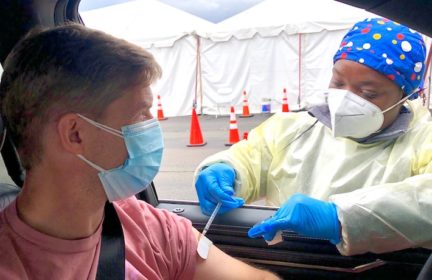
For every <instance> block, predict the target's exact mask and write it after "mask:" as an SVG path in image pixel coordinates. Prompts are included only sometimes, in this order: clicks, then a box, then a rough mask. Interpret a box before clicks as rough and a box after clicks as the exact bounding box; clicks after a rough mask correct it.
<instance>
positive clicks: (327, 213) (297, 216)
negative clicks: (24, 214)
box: [248, 193, 341, 244]
mask: <svg viewBox="0 0 432 280" xmlns="http://www.w3.org/2000/svg"><path fill="white" fill-rule="evenodd" d="M280 230H292V231H295V232H297V233H299V234H301V235H303V236H308V237H316V238H323V239H328V240H330V241H331V242H332V243H333V244H337V243H339V242H340V240H341V236H340V223H339V219H338V216H337V211H336V205H335V204H334V203H332V202H325V201H321V200H317V199H313V198H311V197H309V196H306V195H303V194H299V193H297V194H294V195H293V196H291V198H290V199H288V201H286V202H285V203H284V204H283V205H282V206H281V207H280V208H279V209H278V211H276V213H275V215H274V216H272V217H270V218H268V219H266V220H264V221H263V222H262V223H260V224H257V225H255V226H253V227H252V228H251V229H250V230H249V232H248V235H249V237H251V238H255V237H259V236H263V237H264V239H265V240H267V241H270V240H272V239H273V238H274V236H275V234H276V233H277V232H278V231H280Z"/></svg>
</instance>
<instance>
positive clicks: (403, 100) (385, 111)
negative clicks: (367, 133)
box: [382, 88, 425, 114]
mask: <svg viewBox="0 0 432 280" xmlns="http://www.w3.org/2000/svg"><path fill="white" fill-rule="evenodd" d="M424 89H425V88H421V89H418V90H416V91H413V92H411V93H410V94H408V95H407V96H405V97H404V98H402V99H401V100H399V102H397V103H396V104H394V105H392V106H390V107H388V108H387V109H385V110H384V111H382V113H383V114H384V113H387V112H388V111H390V110H391V109H393V108H394V107H396V106H397V105H399V104H402V103H405V101H407V100H408V98H410V97H411V96H412V95H414V94H416V93H419V92H420V91H422V90H424Z"/></svg>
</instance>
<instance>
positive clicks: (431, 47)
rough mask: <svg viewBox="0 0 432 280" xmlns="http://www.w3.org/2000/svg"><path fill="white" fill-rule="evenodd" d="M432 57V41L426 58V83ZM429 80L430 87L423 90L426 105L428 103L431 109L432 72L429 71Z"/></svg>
mask: <svg viewBox="0 0 432 280" xmlns="http://www.w3.org/2000/svg"><path fill="white" fill-rule="evenodd" d="M431 59H432V43H431V45H430V47H429V52H428V55H427V58H426V70H425V77H424V78H425V81H424V83H426V82H427V80H426V75H427V74H428V71H429V70H430V64H431ZM428 82H429V83H428V87H427V89H426V92H425V91H423V94H425V95H426V100H425V103H426V104H424V105H426V106H427V108H428V109H429V105H430V93H431V88H430V85H431V73H429V81H428ZM423 87H424V88H426V86H425V85H423Z"/></svg>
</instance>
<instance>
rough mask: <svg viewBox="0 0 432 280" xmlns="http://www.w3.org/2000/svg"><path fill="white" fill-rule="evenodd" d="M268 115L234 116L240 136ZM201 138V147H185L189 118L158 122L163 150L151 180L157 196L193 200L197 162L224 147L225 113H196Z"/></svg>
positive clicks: (188, 131)
mask: <svg viewBox="0 0 432 280" xmlns="http://www.w3.org/2000/svg"><path fill="white" fill-rule="evenodd" d="M270 116H271V114H256V115H254V116H253V117H250V118H239V117H237V124H238V129H239V132H240V138H242V137H243V132H249V131H250V130H251V129H252V128H254V127H256V126H258V125H259V124H260V123H262V122H263V121H265V120H266V119H268V118H269V117H270ZM198 118H199V122H200V126H201V131H202V134H203V137H204V140H205V141H206V142H207V144H206V145H205V146H202V147H187V146H186V145H187V144H188V143H189V136H190V135H189V133H190V121H191V117H190V116H187V117H175V118H168V119H167V120H164V121H161V126H162V131H163V135H164V139H165V150H164V156H163V159H162V165H161V169H160V172H159V174H158V175H157V176H156V178H155V180H154V183H155V186H156V190H157V193H158V196H159V198H160V199H176V200H194V201H196V200H197V196H196V193H195V187H194V185H193V174H194V171H195V168H196V167H197V166H198V164H199V163H200V162H201V161H202V160H204V159H205V158H206V157H208V156H210V155H212V154H214V153H217V152H219V151H223V150H225V149H227V148H228V147H226V146H225V143H227V142H228V139H229V116H219V117H217V118H216V117H215V116H211V115H202V116H199V117H198Z"/></svg>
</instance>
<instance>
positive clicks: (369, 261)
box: [0, 0, 432, 279]
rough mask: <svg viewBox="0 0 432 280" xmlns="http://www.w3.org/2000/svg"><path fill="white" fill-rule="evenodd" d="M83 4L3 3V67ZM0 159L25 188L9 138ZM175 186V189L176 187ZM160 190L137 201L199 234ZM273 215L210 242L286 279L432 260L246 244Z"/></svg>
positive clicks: (219, 229)
mask: <svg viewBox="0 0 432 280" xmlns="http://www.w3.org/2000/svg"><path fill="white" fill-rule="evenodd" d="M79 2H80V1H79V0H44V1H38V0H27V1H18V0H4V1H2V2H1V4H0V5H1V6H0V25H1V28H0V62H1V63H3V62H4V60H5V58H6V56H7V54H8V53H9V52H10V50H11V49H12V47H13V46H14V44H15V43H16V42H17V41H18V40H19V39H20V38H21V37H22V36H24V35H25V33H26V32H27V31H28V30H30V29H31V28H32V27H34V26H37V25H40V26H42V27H52V26H56V25H60V24H63V23H64V22H66V21H74V22H82V21H81V20H80V16H79V13H78V6H79ZM399 12H402V11H399ZM407 23H408V24H409V23H410V22H409V21H407ZM430 26H432V25H430ZM6 135H7V134H6ZM1 153H2V157H3V159H4V162H5V165H6V168H7V172H8V174H9V175H10V177H11V178H12V180H13V181H14V182H15V184H17V185H18V186H22V182H23V179H24V176H25V172H24V171H23V169H22V167H21V165H20V162H19V157H18V155H17V152H16V150H15V148H14V145H13V143H12V141H11V139H10V138H9V137H8V136H6V140H5V144H4V145H3V148H2V151H1ZM172 184H173V185H175V182H172ZM156 189H157V188H155V186H154V184H152V185H151V186H150V187H149V188H147V189H146V190H145V191H143V192H142V193H140V194H138V197H139V198H140V199H142V200H144V201H146V202H148V203H150V204H152V205H154V206H155V207H157V208H161V209H167V210H169V211H171V212H173V213H175V214H178V215H181V216H184V217H186V218H188V219H190V220H191V221H192V222H193V225H194V226H195V227H196V228H197V229H198V230H199V231H201V230H202V229H203V227H204V225H205V223H206V222H207V219H208V217H207V216H204V215H203V214H202V213H201V211H200V209H199V206H198V203H197V202H185V201H180V200H178V201H177V200H162V199H159V198H158V195H157V191H156ZM274 211H275V209H270V208H267V207H261V206H245V207H243V208H241V209H237V210H234V211H232V212H230V213H227V214H225V215H223V216H220V217H217V218H216V219H215V221H214V223H213V225H212V227H211V228H210V230H209V232H208V237H209V238H210V239H211V240H212V241H213V242H214V243H215V244H216V245H217V246H218V247H220V248H221V249H222V250H224V251H225V252H227V253H228V254H230V255H232V256H235V257H237V258H240V259H242V260H244V261H246V262H249V263H251V264H254V265H257V266H260V267H263V268H266V269H268V270H272V271H274V272H276V273H278V274H279V275H280V276H281V277H283V279H414V278H415V277H416V275H417V274H418V273H419V271H420V269H421V267H422V265H423V264H424V263H425V261H426V259H427V257H428V256H429V254H430V251H429V250H426V249H409V250H404V251H399V252H393V253H388V254H381V255H376V254H365V255H361V256H353V257H345V256H341V255H340V254H339V253H338V251H337V249H336V248H335V246H334V245H332V244H331V243H330V242H329V241H327V240H321V239H312V238H306V237H301V236H298V235H297V234H295V233H293V232H284V233H283V240H284V241H283V242H282V243H279V244H277V245H274V246H271V247H269V246H268V245H267V244H266V242H265V241H263V240H262V239H250V238H248V237H247V230H248V229H249V228H250V227H251V226H253V225H254V224H256V223H258V222H260V221H262V220H263V219H265V218H267V217H269V216H271V215H272V214H273V213H274ZM221 269H223V268H221Z"/></svg>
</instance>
